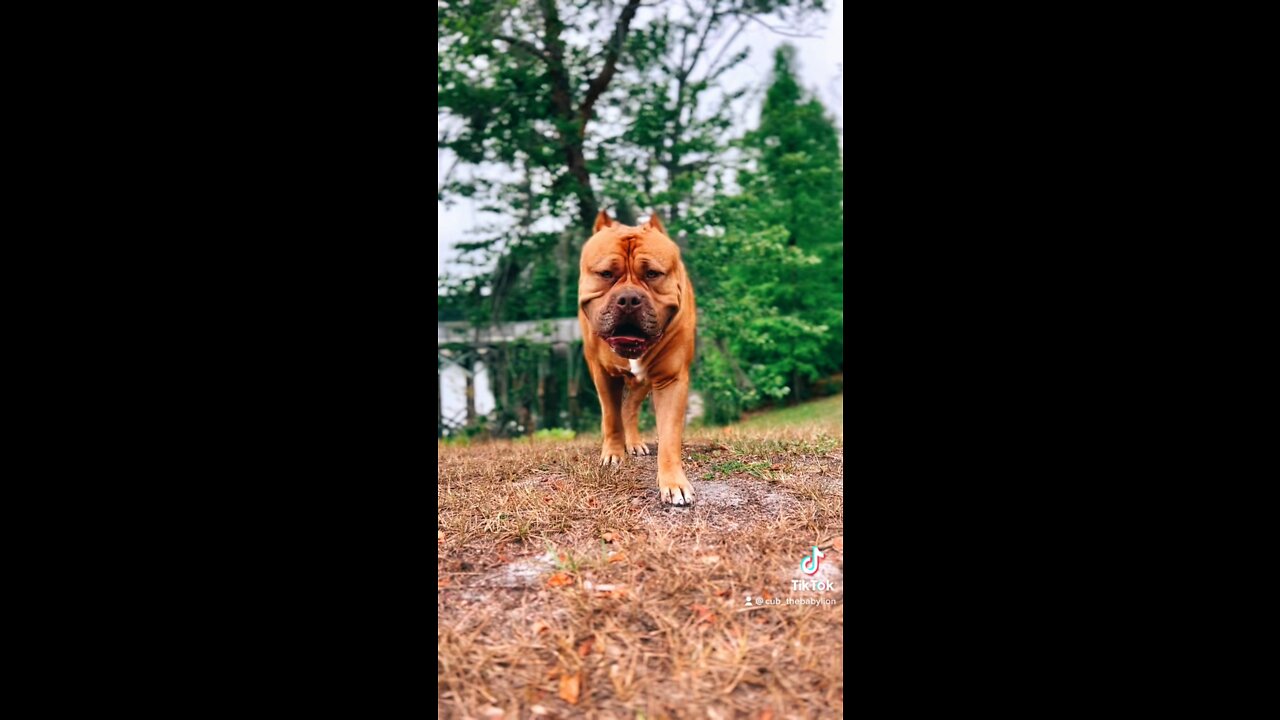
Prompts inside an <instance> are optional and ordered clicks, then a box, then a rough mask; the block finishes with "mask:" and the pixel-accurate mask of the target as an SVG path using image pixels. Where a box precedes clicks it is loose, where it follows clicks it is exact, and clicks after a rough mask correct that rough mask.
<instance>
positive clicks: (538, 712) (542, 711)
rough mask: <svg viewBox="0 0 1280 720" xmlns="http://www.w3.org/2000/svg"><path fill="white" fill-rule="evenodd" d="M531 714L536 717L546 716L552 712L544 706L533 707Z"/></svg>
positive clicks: (530, 710) (530, 709) (531, 707)
mask: <svg viewBox="0 0 1280 720" xmlns="http://www.w3.org/2000/svg"><path fill="white" fill-rule="evenodd" d="M529 712H531V713H533V714H534V715H546V714H547V713H549V712H551V711H550V710H548V709H546V708H545V707H543V706H542V705H532V706H530V707H529Z"/></svg>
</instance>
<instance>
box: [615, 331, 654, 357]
mask: <svg viewBox="0 0 1280 720" xmlns="http://www.w3.org/2000/svg"><path fill="white" fill-rule="evenodd" d="M605 342H607V343H609V347H610V348H611V349H612V350H613V351H614V352H615V353H617V354H619V355H621V356H622V357H625V358H637V357H640V355H641V354H642V353H643V352H644V348H645V345H646V344H647V343H648V342H649V341H648V340H647V339H645V338H642V337H631V336H629V335H615V336H613V337H611V338H607V339H606V340H605Z"/></svg>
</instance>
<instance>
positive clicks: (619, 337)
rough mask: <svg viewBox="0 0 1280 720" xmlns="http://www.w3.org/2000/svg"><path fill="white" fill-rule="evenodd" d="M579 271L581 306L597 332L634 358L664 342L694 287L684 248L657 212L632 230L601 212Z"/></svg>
mask: <svg viewBox="0 0 1280 720" xmlns="http://www.w3.org/2000/svg"><path fill="white" fill-rule="evenodd" d="M579 271H580V275H579V279H578V307H579V308H580V310H581V311H582V313H583V315H584V316H585V317H586V319H587V322H588V324H589V325H590V326H591V329H592V331H593V332H595V334H596V335H598V336H599V337H600V338H601V339H603V340H604V341H605V342H606V343H608V344H609V347H610V348H612V349H613V351H614V352H615V353H617V354H618V355H620V356H622V357H624V358H628V359H634V358H638V357H640V356H641V355H644V354H645V352H646V351H648V350H649V348H651V347H653V345H654V344H655V343H657V342H658V340H659V339H661V338H662V335H663V333H664V332H666V330H667V326H668V325H670V324H671V320H672V318H674V317H675V316H676V314H677V313H678V312H679V311H680V301H681V297H682V296H683V294H684V289H685V286H686V285H687V284H688V279H687V278H686V276H685V272H684V264H683V263H681V262H680V248H679V247H678V246H677V245H676V244H675V243H674V242H672V241H671V238H669V237H667V231H666V228H664V227H663V226H662V221H661V220H659V219H658V216H657V214H656V213H655V214H654V215H652V216H650V217H649V221H648V222H647V223H645V224H644V225H641V226H640V227H631V226H629V225H620V224H618V223H615V222H614V221H613V220H612V219H610V218H609V215H608V213H606V212H604V211H603V210H601V211H600V215H599V216H597V217H596V224H595V234H594V235H592V236H591V239H590V240H588V241H587V244H586V245H584V246H583V248H582V263H581V266H580V268H579Z"/></svg>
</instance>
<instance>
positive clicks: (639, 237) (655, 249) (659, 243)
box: [582, 224, 680, 263]
mask: <svg viewBox="0 0 1280 720" xmlns="http://www.w3.org/2000/svg"><path fill="white" fill-rule="evenodd" d="M639 254H643V255H645V256H647V257H649V258H653V259H657V260H665V261H667V262H672V263H674V262H676V261H678V260H679V259H680V247H679V246H678V245H676V244H675V243H674V242H673V241H672V240H671V238H669V237H667V236H666V235H664V234H662V232H660V231H658V230H655V229H654V228H649V227H630V226H628V225H617V224H615V225H613V226H612V227H607V228H601V229H600V232H598V233H596V234H595V235H592V236H591V239H590V240H588V241H587V244H586V245H584V246H582V262H584V263H589V262H591V261H592V260H593V259H595V258H598V257H601V256H604V255H622V256H624V257H626V258H627V259H633V258H635V257H636V256H637V255H639Z"/></svg>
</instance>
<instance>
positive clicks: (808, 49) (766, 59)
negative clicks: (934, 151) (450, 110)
mask: <svg viewBox="0 0 1280 720" xmlns="http://www.w3.org/2000/svg"><path fill="white" fill-rule="evenodd" d="M828 5H829V9H828V11H827V13H826V15H825V16H819V17H815V18H812V19H810V20H809V22H808V23H807V24H806V26H805V27H806V29H809V30H811V31H816V32H815V33H814V34H816V35H818V36H820V37H819V38H792V37H784V36H782V35H777V34H775V33H772V32H770V31H769V30H767V29H765V28H763V27H760V26H759V25H758V24H754V23H753V24H752V25H751V26H750V27H749V28H748V29H747V30H745V31H743V33H742V35H741V36H740V37H739V38H738V46H739V47H750V48H751V56H750V57H749V58H748V59H747V60H746V62H744V63H742V64H741V65H739V66H738V67H737V68H735V69H734V70H733V72H731V73H728V74H726V75H725V76H724V79H723V82H724V84H725V86H726V87H740V86H743V85H750V86H751V87H752V90H753V91H755V90H757V89H759V88H762V87H763V86H764V85H765V83H767V82H768V78H769V72H770V70H771V69H772V67H773V51H774V49H775V48H776V47H777V46H778V45H780V44H782V43H784V42H790V43H791V44H793V45H795V46H796V49H797V50H798V51H799V58H798V60H799V63H800V80H801V83H802V84H803V85H804V86H805V87H806V88H808V89H809V90H810V91H812V92H815V93H817V95H818V97H819V99H820V100H821V101H822V103H823V105H825V106H826V107H827V111H828V112H829V113H831V114H832V115H833V116H835V118H836V123H837V124H838V125H839V126H841V127H843V126H844V77H843V75H842V73H841V72H840V67H841V64H842V63H843V62H844V0H831V1H830V2H829V3H828ZM775 24H776V23H775ZM755 97H756V99H755V101H754V106H753V107H752V108H751V110H750V111H749V112H747V114H746V119H747V123H748V126H749V127H755V125H756V124H757V123H758V122H759V121H760V105H759V102H760V98H762V97H763V96H762V95H756V96H755ZM743 129H745V128H743ZM439 162H440V166H439V167H438V168H437V173H436V175H437V179H443V177H444V173H445V172H446V171H447V169H448V167H449V165H450V164H452V162H453V160H452V158H451V157H449V156H448V155H447V154H440V159H439ZM436 210H437V213H438V218H437V221H436V222H437V233H438V238H439V256H438V259H437V268H436V274H437V277H438V276H440V275H443V274H444V271H445V267H446V265H448V266H449V269H450V272H455V273H458V272H461V273H464V274H465V273H468V272H473V270H471V269H470V268H467V267H462V266H458V265H456V264H451V263H450V261H451V260H452V259H453V258H454V257H456V255H457V253H456V251H455V250H454V249H453V246H454V245H455V244H456V243H457V242H459V241H462V240H465V239H466V237H467V236H466V233H467V231H468V230H469V229H471V228H473V227H476V226H477V225H479V224H480V223H481V221H482V218H481V217H480V213H479V212H477V211H476V209H475V206H474V204H473V203H471V202H469V201H465V200H463V201H459V202H457V203H455V204H454V205H453V206H452V207H450V208H446V207H445V205H444V203H437V207H436Z"/></svg>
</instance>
